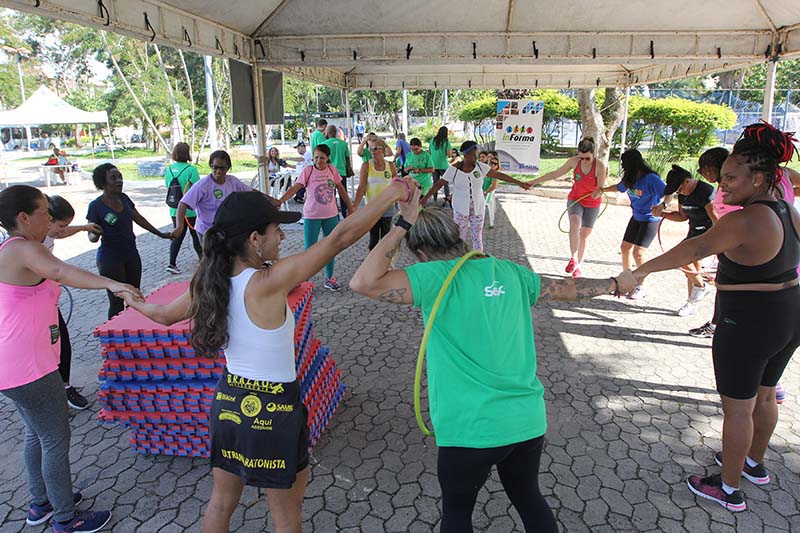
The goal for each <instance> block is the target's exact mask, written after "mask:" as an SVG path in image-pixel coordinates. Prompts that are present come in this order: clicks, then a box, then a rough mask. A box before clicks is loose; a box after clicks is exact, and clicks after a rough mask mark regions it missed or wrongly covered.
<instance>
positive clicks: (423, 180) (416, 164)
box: [404, 150, 433, 195]
mask: <svg viewBox="0 0 800 533" xmlns="http://www.w3.org/2000/svg"><path fill="white" fill-rule="evenodd" d="M432 167H433V159H431V154H429V153H428V152H427V151H425V150H423V151H421V152H420V153H419V155H417V154H415V153H414V152H413V151H412V152H409V153H408V154H406V162H405V167H404V168H406V169H409V168H432ZM411 177H412V178H414V179H415V180H417V183H419V186H420V187H422V194H423V195H426V194H428V191H429V190H431V187H432V186H433V178H432V177H431V175H430V174H411Z"/></svg>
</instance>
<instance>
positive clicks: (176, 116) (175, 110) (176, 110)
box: [153, 44, 185, 146]
mask: <svg viewBox="0 0 800 533" xmlns="http://www.w3.org/2000/svg"><path fill="white" fill-rule="evenodd" d="M153 50H154V51H155V53H156V58H157V59H158V66H159V67H160V68H161V74H163V76H164V82H165V83H166V84H167V94H168V95H169V101H170V103H171V104H172V120H173V121H175V127H176V128H177V131H175V132H173V131H170V142H171V144H172V146H175V143H176V142H178V141H182V140H183V139H184V137H185V135H184V133H183V123H182V122H181V106H180V104H178V100H177V99H176V98H175V92H174V91H173V90H172V83H170V80H169V74H167V67H165V66H164V60H163V59H162V58H161V50H159V49H158V45H157V44H153ZM175 133H178V134H179V135H178V136H179V138H178V139H175V138H174V134H175Z"/></svg>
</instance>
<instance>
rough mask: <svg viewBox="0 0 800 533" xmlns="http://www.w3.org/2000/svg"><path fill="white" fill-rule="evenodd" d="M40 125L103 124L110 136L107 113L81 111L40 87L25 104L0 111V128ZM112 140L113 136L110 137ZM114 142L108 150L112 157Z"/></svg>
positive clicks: (45, 88)
mask: <svg viewBox="0 0 800 533" xmlns="http://www.w3.org/2000/svg"><path fill="white" fill-rule="evenodd" d="M40 124H105V125H106V128H108V132H109V135H110V136H111V128H110V126H109V124H108V113H106V112H105V111H83V110H82V109H78V108H77V107H75V106H72V105H70V104H68V103H67V102H65V101H64V100H62V99H61V98H59V97H58V95H56V94H55V93H54V92H53V91H51V90H50V89H48V88H47V87H45V86H44V85H42V86H41V87H39V88H38V89H36V91H35V92H34V93H33V94H32V95H31V96H30V97H29V98H28V99H27V100H25V102H24V103H23V104H22V105H21V106H19V107H17V108H15V109H10V110H8V111H0V126H38V125H40ZM111 137H112V139H113V136H111ZM113 145H114V142H113V140H112V142H111V144H110V145H109V148H110V149H111V157H112V158H113V157H114V146H113Z"/></svg>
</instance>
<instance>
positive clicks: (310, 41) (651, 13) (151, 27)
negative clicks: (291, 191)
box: [0, 0, 800, 90]
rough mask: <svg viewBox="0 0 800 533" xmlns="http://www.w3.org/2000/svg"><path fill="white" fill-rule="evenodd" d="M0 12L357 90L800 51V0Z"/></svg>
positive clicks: (478, 83)
mask: <svg viewBox="0 0 800 533" xmlns="http://www.w3.org/2000/svg"><path fill="white" fill-rule="evenodd" d="M37 4H38V6H37ZM0 5H2V6H8V7H12V8H15V9H19V10H23V11H28V12H31V13H38V14H41V15H45V16H51V17H55V18H60V19H63V20H70V21H73V22H77V23H80V24H84V25H89V26H94V27H97V28H106V27H107V28H108V29H109V30H111V31H115V32H119V33H123V34H126V35H130V36H135V37H138V38H142V39H153V40H154V41H155V42H158V43H163V44H169V45H171V46H176V47H180V48H183V49H186V50H192V51H196V52H198V53H205V54H218V55H222V56H229V57H234V58H237V59H241V60H242V61H245V62H248V63H257V64H258V65H260V66H263V67H265V68H271V69H277V70H282V71H285V72H288V73H290V74H291V75H293V76H297V77H302V78H305V79H310V80H314V81H317V82H319V83H324V84H327V85H331V86H335V87H340V88H342V89H349V90H353V89H365V88H373V89H389V88H391V89H399V88H406V89H414V88H440V89H443V88H452V87H459V88H466V87H474V88H502V87H503V86H505V87H520V88H529V87H559V88H560V87H595V86H601V87H602V86H626V85H633V84H644V83H653V82H658V81H665V80H670V79H676V78H683V77H686V76H692V75H701V74H707V73H713V72H719V71H724V70H731V69H735V68H739V67H745V66H749V65H752V64H756V63H759V62H764V61H766V60H768V59H776V58H788V57H796V56H800V2H799V1H798V0H704V1H698V0H673V1H670V2H652V1H651V0H595V1H592V2H588V1H580V0H561V1H559V2H552V1H550V2H544V1H541V0H531V1H527V2H519V1H516V0H496V1H494V0H439V1H430V0H428V1H421V0H406V1H404V2H402V3H401V4H392V3H375V2H363V1H357V0H339V1H336V2H331V1H322V0H237V1H236V2H221V1H218V0H125V1H124V2H119V1H117V2H114V1H110V0H105V1H101V0H42V1H36V0H0ZM106 25H107V26H106Z"/></svg>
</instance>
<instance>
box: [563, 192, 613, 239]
mask: <svg viewBox="0 0 800 533" xmlns="http://www.w3.org/2000/svg"><path fill="white" fill-rule="evenodd" d="M591 195H592V193H586V194H584V195H583V196H581V197H580V198H578V199H577V200H575V201H573V202H572V203H571V204H569V205H568V206H567V208H566V209H564V212H563V213H561V216H560V217H559V218H558V230H559V231H560V232H561V233H569V229H563V228H562V227H561V222H562V221H563V220H564V215H566V214H567V213H568V212H569V208H570V207H572V206H573V205H575V204H577V203H578V202H580V201H581V200H583V199H584V198H588V197H590V196H591ZM603 200H605V203H604V204H603V209H601V210H600V214H599V215H597V218H600V217H601V216H603V213H605V212H606V209H608V195H607V194H606V193H603Z"/></svg>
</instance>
